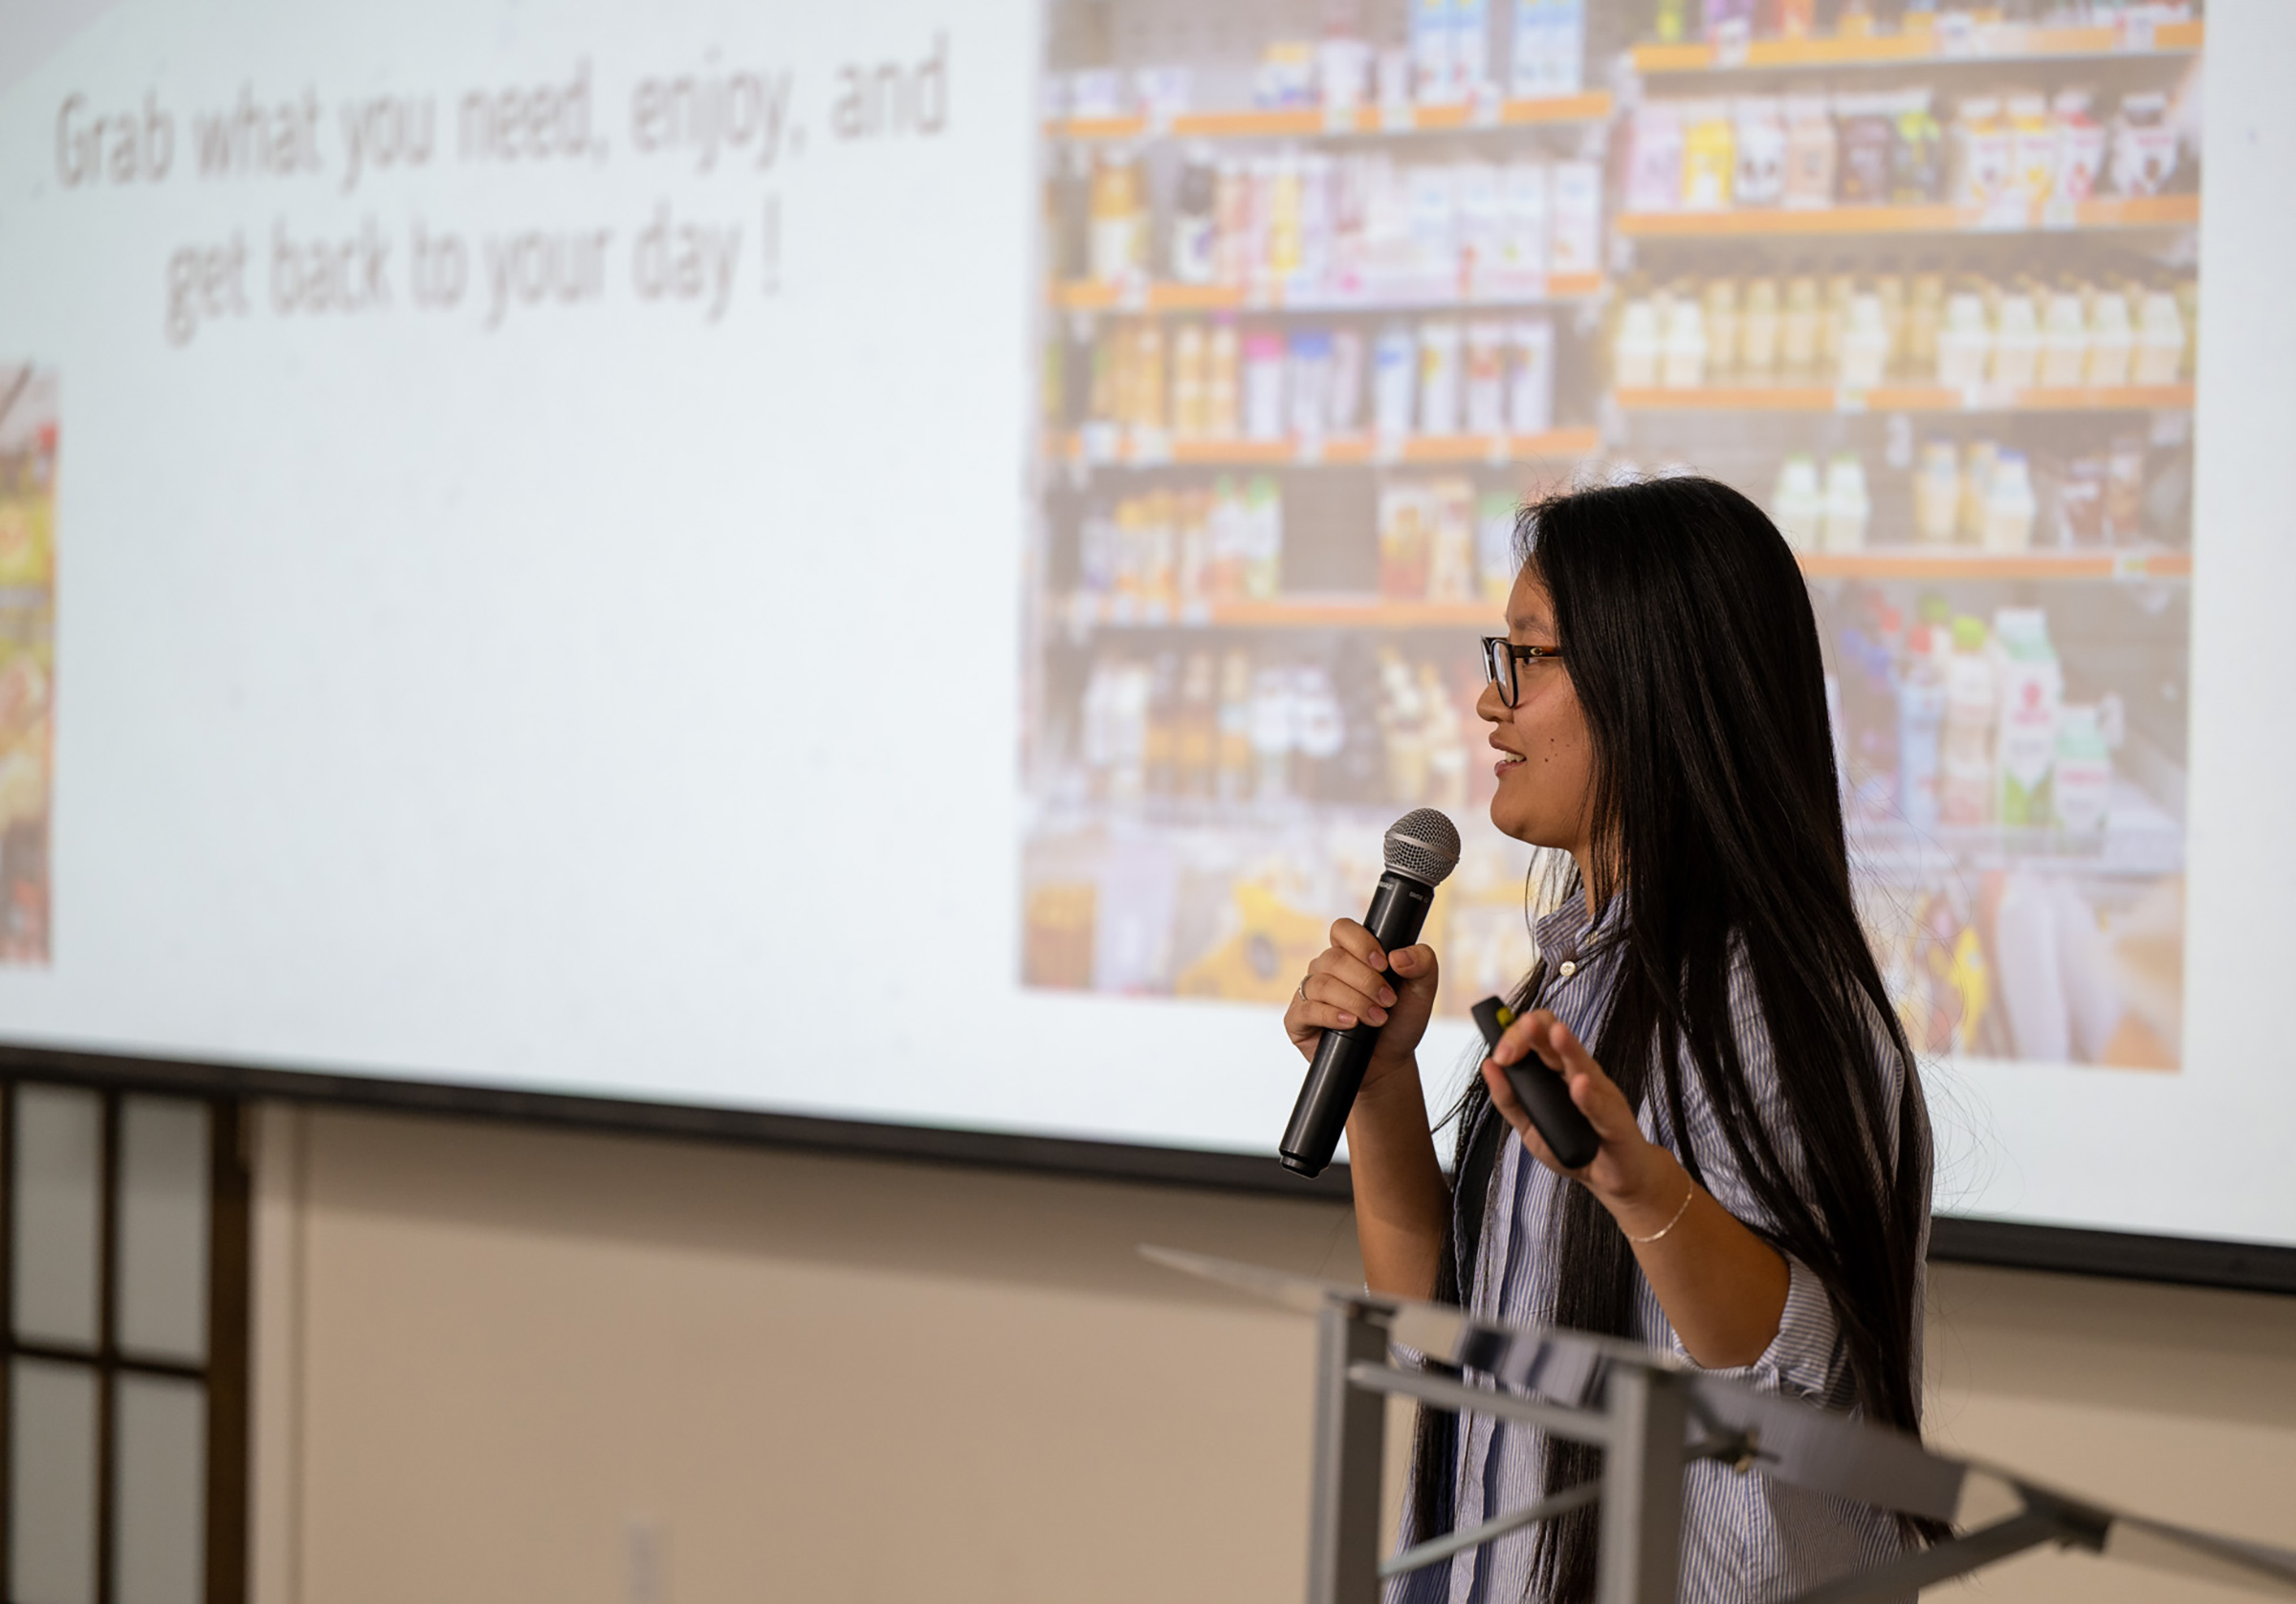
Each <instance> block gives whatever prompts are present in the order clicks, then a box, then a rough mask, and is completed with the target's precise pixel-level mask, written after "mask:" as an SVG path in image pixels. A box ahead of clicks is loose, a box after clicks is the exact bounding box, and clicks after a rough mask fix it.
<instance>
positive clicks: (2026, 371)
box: [1988, 291, 2041, 389]
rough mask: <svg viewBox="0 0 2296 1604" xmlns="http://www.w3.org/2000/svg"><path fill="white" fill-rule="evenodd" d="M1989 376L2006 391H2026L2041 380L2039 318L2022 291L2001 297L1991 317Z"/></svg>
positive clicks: (2031, 303) (2031, 298)
mask: <svg viewBox="0 0 2296 1604" xmlns="http://www.w3.org/2000/svg"><path fill="white" fill-rule="evenodd" d="M1988 376H1989V377H1990V378H1991V379H1992V381H1993V382H1994V383H1995V384H1996V385H2000V386H2002V387H2003V388H2006V389H2028V388H2030V387H2031V386H2032V385H2034V384H2035V383H2036V382H2037V381H2038V380H2039V379H2040V377H2041V315H2040V313H2039V312H2038V311H2037V310H2036V309H2035V308H2034V305H2033V297H2031V296H2029V295H2026V294H2024V293H2023V292H2022V291H2012V292H2011V293H2009V294H2007V295H2004V296H2002V297H2000V301H1999V304H1998V308H1997V309H1996V311H1995V313H1994V324H1993V367H1992V371H1991V373H1990V374H1989V375H1988Z"/></svg>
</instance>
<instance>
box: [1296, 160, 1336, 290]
mask: <svg viewBox="0 0 2296 1604" xmlns="http://www.w3.org/2000/svg"><path fill="white" fill-rule="evenodd" d="M1334 170H1335V164H1334V162H1333V161H1332V159H1331V157H1330V156H1328V155H1326V154H1324V153H1323V152H1322V151H1319V150H1318V151H1311V152H1309V153H1308V154H1307V155H1305V156H1303V157H1301V158H1300V159H1299V214H1298V216H1299V230H1298V250H1297V256H1296V259H1295V260H1294V261H1293V262H1292V263H1291V267H1290V269H1289V274H1288V276H1287V277H1286V279H1285V280H1284V283H1285V293H1286V294H1288V295H1294V296H1308V295H1315V294H1319V293H1322V292H1323V291H1325V290H1327V289H1328V288H1329V287H1330V285H1331V282H1332V256H1333V250H1332V226H1333V217H1332V189H1333V185H1332V174H1333V172H1334Z"/></svg>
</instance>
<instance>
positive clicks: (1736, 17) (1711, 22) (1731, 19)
mask: <svg viewBox="0 0 2296 1604" xmlns="http://www.w3.org/2000/svg"><path fill="white" fill-rule="evenodd" d="M1702 9H1703V12H1704V15H1703V17H1702V19H1701V32H1702V33H1704V34H1705V36H1706V38H1707V40H1708V41H1709V42H1710V43H1712V44H1714V45H1715V46H1717V47H1719V48H1722V49H1727V50H1742V49H1744V48H1745V45H1746V43H1747V41H1748V40H1750V39H1751V38H1753V36H1754V0H1705V3H1704V6H1703V8H1702Z"/></svg>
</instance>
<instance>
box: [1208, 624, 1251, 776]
mask: <svg viewBox="0 0 2296 1604" xmlns="http://www.w3.org/2000/svg"><path fill="white" fill-rule="evenodd" d="M1219 720H1220V721H1219V738H1218V741H1217V743H1216V752H1217V758H1218V769H1217V772H1216V774H1215V777H1214V782H1213V790H1214V793H1215V794H1216V795H1217V796H1218V797H1219V799H1220V800H1221V801H1222V802H1228V803H1235V802H1244V801H1246V800H1247V799H1248V798H1249V797H1250V796H1251V658H1250V656H1249V655H1248V654H1247V653H1245V652H1242V651H1230V652H1229V653H1228V654H1227V655H1226V656H1225V658H1224V659H1222V661H1221V664H1220V714H1219Z"/></svg>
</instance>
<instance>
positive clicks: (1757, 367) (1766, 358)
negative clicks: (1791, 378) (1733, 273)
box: [1737, 277, 1778, 382]
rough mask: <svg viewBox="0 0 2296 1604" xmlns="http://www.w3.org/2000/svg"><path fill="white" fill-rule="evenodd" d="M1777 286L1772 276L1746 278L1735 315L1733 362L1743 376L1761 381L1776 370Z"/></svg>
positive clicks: (1772, 374) (1769, 376)
mask: <svg viewBox="0 0 2296 1604" xmlns="http://www.w3.org/2000/svg"><path fill="white" fill-rule="evenodd" d="M1777 342H1778V288H1777V279H1775V278H1768V277H1763V278H1750V279H1748V280H1747V281H1746V294H1745V297H1744V304H1743V310H1742V311H1741V312H1740V314H1739V317H1738V341H1737V365H1738V368H1739V370H1740V371H1741V372H1743V373H1744V374H1745V375H1746V377H1747V378H1749V379H1752V380H1755V381H1757V382H1758V381H1761V380H1766V379H1769V378H1771V377H1773V376H1774V375H1775V374H1776V373H1777Z"/></svg>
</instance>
